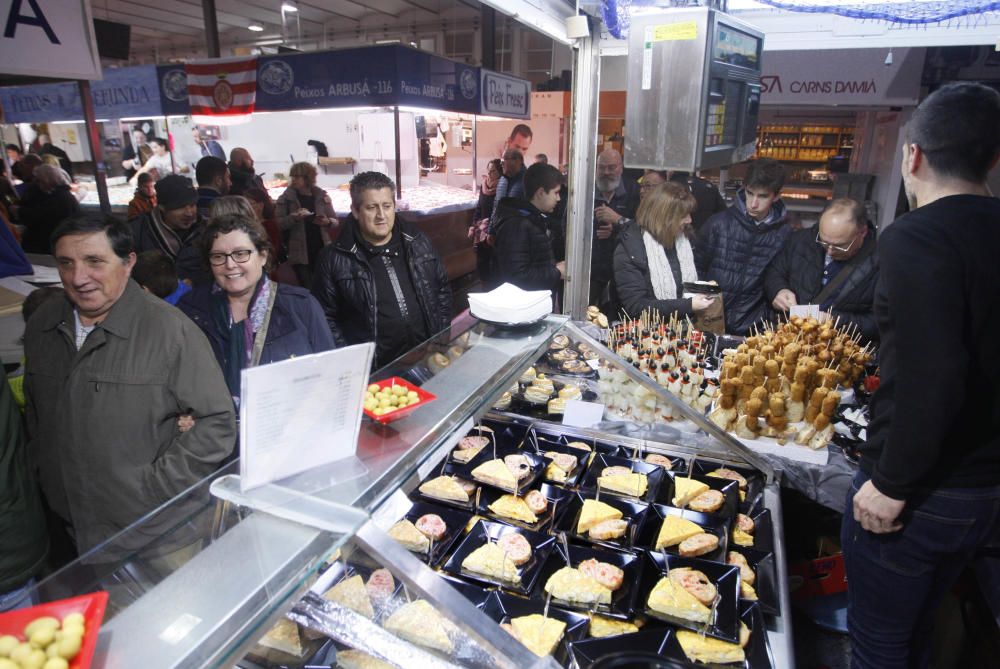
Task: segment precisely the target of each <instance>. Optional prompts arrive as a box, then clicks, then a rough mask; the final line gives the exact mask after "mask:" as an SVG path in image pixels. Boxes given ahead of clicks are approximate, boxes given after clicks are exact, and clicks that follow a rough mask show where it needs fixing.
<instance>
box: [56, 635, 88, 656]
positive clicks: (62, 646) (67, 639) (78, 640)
mask: <svg viewBox="0 0 1000 669" xmlns="http://www.w3.org/2000/svg"><path fill="white" fill-rule="evenodd" d="M56 643H57V644H58V645H59V657H64V658H66V659H67V660H72V659H73V658H74V657H76V654H77V653H79V652H80V646H82V645H83V637H79V636H72V635H67V634H65V633H64V634H63V638H61V639H59V641H57V642H56Z"/></svg>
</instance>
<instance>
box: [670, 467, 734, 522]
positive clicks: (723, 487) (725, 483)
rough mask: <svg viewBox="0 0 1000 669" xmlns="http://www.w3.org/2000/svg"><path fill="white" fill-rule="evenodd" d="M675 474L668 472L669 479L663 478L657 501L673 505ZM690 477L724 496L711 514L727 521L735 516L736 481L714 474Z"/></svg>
mask: <svg viewBox="0 0 1000 669" xmlns="http://www.w3.org/2000/svg"><path fill="white" fill-rule="evenodd" d="M696 464H697V463H696ZM676 476H678V475H677V474H674V473H672V474H670V475H669V476H668V477H667V478H668V479H669V480H665V481H664V482H663V485H661V486H660V494H659V497H658V498H657V501H658V502H661V503H663V504H666V505H668V506H674V501H673V500H674V478H676ZM691 478H693V479H694V480H695V481H701V482H702V483H704V484H705V485H707V486H708V487H709V489H710V490H718V491H719V492H721V493H722V494H723V495H724V496H725V498H726V501H725V502H723V504H722V508H720V509H719V510H718V511H715V512H714V513H713V514H711V515H714V516H719V517H721V518H724V519H725V520H729V521H731V520H732V519H733V518H735V517H736V514H737V512H738V511H739V508H740V486H739V484H738V483H737V482H736V481H730V480H729V479H720V478H715V477H714V476H692V477H691Z"/></svg>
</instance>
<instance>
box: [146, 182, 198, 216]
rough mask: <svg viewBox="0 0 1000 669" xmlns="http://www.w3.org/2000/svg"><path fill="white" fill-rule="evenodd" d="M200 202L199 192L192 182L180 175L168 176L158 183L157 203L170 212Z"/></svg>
mask: <svg viewBox="0 0 1000 669" xmlns="http://www.w3.org/2000/svg"><path fill="white" fill-rule="evenodd" d="M197 201H198V191H196V190H195V189H194V185H192V183H191V180H190V179H188V178H187V177H183V176H181V175H180V174H168V175H167V176H165V177H163V178H162V179H160V180H159V181H157V182H156V202H157V204H159V205H160V206H161V207H163V208H164V209H166V210H167V211H170V210H171V209H180V208H181V207H186V206H187V205H189V204H194V203H195V202H197Z"/></svg>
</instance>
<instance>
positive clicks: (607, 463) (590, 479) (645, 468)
mask: <svg viewBox="0 0 1000 669" xmlns="http://www.w3.org/2000/svg"><path fill="white" fill-rule="evenodd" d="M613 466H621V467H628V468H629V469H631V470H632V471H634V472H638V473H642V474H645V475H646V492H645V494H644V495H642V497H635V496H632V495H626V494H623V493H619V492H615V491H614V490H608V489H606V488H603V487H602V488H601V499H603V498H604V496H605V495H609V496H611V495H613V496H616V497H621V498H623V499H629V500H636V501H641V502H653V501H655V500H656V498H657V495H658V494H659V491H660V488H661V485H662V483H663V481H664V480H666V479H667V478H669V477H668V476H667V473H666V472H665V471H664V470H663V467H657V466H656V465H651V464H649V463H648V462H642V461H636V460H631V459H629V458H623V457H616V456H613V455H598V456H597V457H595V458H594V459H593V460H592V461H591V463H590V467H588V468H587V473H586V474H585V475H584V477H583V480H582V481H581V482H580V487H581V488H582V489H584V490H589V491H596V490H597V479H598V478H600V476H601V472H602V471H604V469H605V467H613ZM590 496H592V495H588V497H590Z"/></svg>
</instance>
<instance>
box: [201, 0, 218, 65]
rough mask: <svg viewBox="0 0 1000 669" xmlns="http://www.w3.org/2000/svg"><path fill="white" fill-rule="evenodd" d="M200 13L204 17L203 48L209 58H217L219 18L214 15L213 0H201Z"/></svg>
mask: <svg viewBox="0 0 1000 669" xmlns="http://www.w3.org/2000/svg"><path fill="white" fill-rule="evenodd" d="M201 13H202V15H203V16H204V17H205V49H206V50H207V51H208V57H209V58H218V57H219V56H220V55H221V51H219V19H218V17H217V16H216V15H215V0H201Z"/></svg>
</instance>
